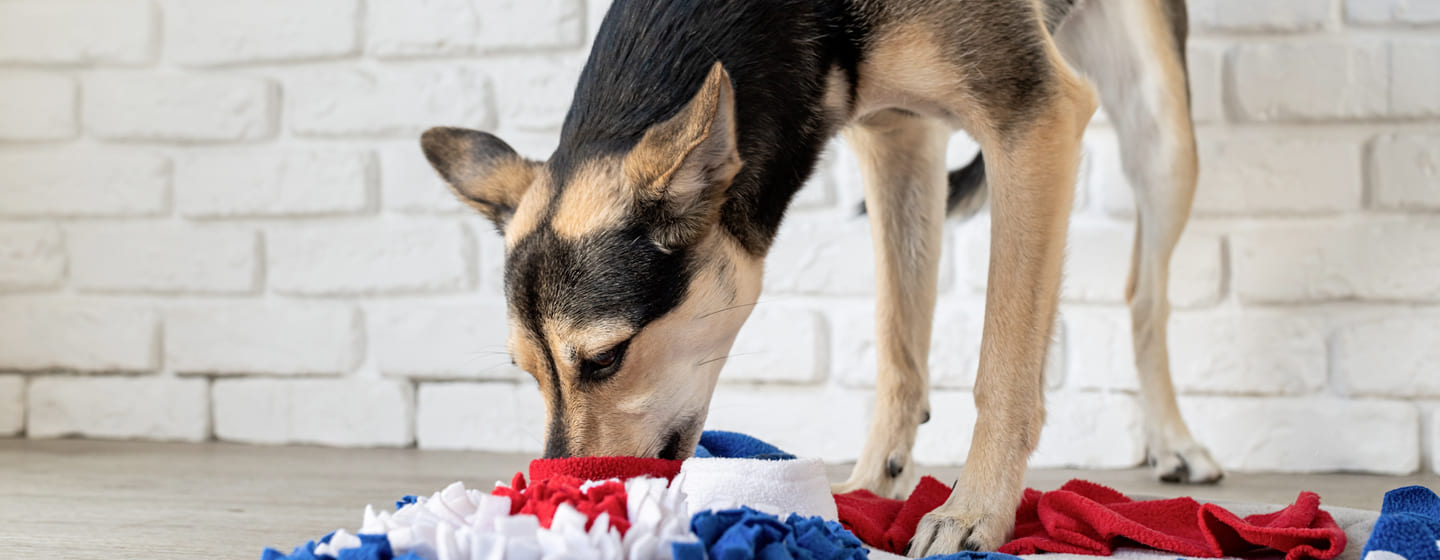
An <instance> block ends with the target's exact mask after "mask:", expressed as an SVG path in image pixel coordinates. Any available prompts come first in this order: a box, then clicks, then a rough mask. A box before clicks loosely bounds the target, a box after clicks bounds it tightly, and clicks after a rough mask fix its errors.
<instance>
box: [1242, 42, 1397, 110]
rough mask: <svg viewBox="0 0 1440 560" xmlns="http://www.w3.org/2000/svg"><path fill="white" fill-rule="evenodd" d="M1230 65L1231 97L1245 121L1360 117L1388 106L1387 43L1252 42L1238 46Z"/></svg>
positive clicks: (1385, 108)
mask: <svg viewBox="0 0 1440 560" xmlns="http://www.w3.org/2000/svg"><path fill="white" fill-rule="evenodd" d="M1230 62H1231V66H1230V78H1231V80H1230V86H1231V99H1232V100H1233V101H1234V102H1235V104H1234V110H1235V113H1236V114H1237V115H1238V116H1240V117H1242V118H1243V119H1245V120H1249V121H1319V120H1337V119H1362V118H1371V117H1379V116H1382V115H1384V114H1385V112H1386V110H1387V108H1388V107H1387V106H1388V103H1387V97H1388V92H1387V91H1386V89H1387V83H1388V81H1389V80H1388V77H1387V68H1388V67H1389V64H1388V63H1387V62H1388V61H1387V57H1386V52H1385V46H1384V45H1383V44H1379V43H1370V42H1340V41H1338V40H1309V41H1297V42H1286V43H1252V44H1245V45H1240V46H1238V47H1236V48H1235V51H1234V54H1233V58H1232V59H1231V61H1230ZM1277 68H1283V69H1285V70H1284V71H1277V70H1276V69H1277Z"/></svg>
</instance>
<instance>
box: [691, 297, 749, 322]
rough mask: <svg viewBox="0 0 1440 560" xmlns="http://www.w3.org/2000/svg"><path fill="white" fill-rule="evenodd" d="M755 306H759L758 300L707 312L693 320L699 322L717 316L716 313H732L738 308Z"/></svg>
mask: <svg viewBox="0 0 1440 560" xmlns="http://www.w3.org/2000/svg"><path fill="white" fill-rule="evenodd" d="M756 305H760V301H759V300H756V301H752V302H750V303H740V304H735V305H731V306H729V307H721V308H720V309H716V310H714V311H711V312H709V313H704V314H701V315H697V316H696V317H695V320H696V321H699V320H701V319H704V318H706V317H709V316H711V315H714V314H717V313H724V312H726V311H734V310H736V309H740V308H742V307H754V306H756Z"/></svg>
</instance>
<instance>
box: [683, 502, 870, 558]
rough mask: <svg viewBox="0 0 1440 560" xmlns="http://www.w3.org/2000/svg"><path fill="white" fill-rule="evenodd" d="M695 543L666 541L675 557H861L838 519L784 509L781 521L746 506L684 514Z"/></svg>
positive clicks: (861, 547) (862, 549) (861, 552)
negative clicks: (784, 513) (798, 513)
mask: <svg viewBox="0 0 1440 560" xmlns="http://www.w3.org/2000/svg"><path fill="white" fill-rule="evenodd" d="M690 529H691V530H692V531H694V532H695V534H696V535H697V536H699V537H700V542H698V543H677V544H675V545H673V546H672V547H671V551H672V552H673V553H674V555H675V560H707V559H711V560H741V559H750V558H759V559H762V560H791V559H812V558H813V559H817V560H821V559H824V560H831V559H833V560H850V559H855V560H864V558H865V557H866V555H867V554H868V552H867V551H866V550H865V546H864V545H863V544H862V543H861V542H860V539H857V538H855V535H853V534H851V533H850V531H847V530H845V528H844V527H841V526H840V524H839V523H837V522H834V521H826V520H824V519H822V518H820V517H800V516H799V515H795V514H793V513H792V514H790V516H789V517H787V518H786V519H785V520H784V521H781V520H780V518H779V517H776V516H774V515H771V514H768V513H763V512H759V511H756V510H753V509H750V508H748V507H740V508H737V509H729V510H724V511H707V512H702V513H699V514H696V515H695V517H692V518H691V519H690Z"/></svg>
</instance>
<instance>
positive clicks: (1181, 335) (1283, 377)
mask: <svg viewBox="0 0 1440 560" xmlns="http://www.w3.org/2000/svg"><path fill="white" fill-rule="evenodd" d="M1064 318H1065V322H1066V324H1067V326H1068V330H1067V333H1069V336H1070V337H1072V338H1071V339H1072V340H1073V343H1072V344H1070V346H1069V351H1070V352H1072V353H1073V354H1074V356H1073V357H1072V358H1071V360H1070V361H1069V363H1070V379H1071V380H1072V381H1071V383H1072V384H1073V385H1074V386H1075V387H1077V388H1081V389H1104V390H1109V389H1120V390H1128V391H1134V390H1138V389H1139V386H1140V385H1139V378H1138V373H1137V372H1136V368H1135V362H1134V359H1135V352H1134V350H1133V348H1134V346H1133V341H1132V338H1131V334H1130V316H1129V313H1128V312H1127V311H1125V310H1119V309H1115V310H1097V309H1079V308H1067V309H1066V311H1065V313H1064ZM1169 333H1170V336H1169V342H1170V368H1171V378H1172V380H1173V381H1174V383H1175V387H1176V390H1177V391H1179V392H1181V393H1221V394H1242V395H1270V394H1308V393H1313V392H1316V391H1319V390H1321V389H1323V388H1324V387H1325V383H1326V362H1325V355H1326V352H1325V333H1326V323H1325V321H1324V320H1322V319H1318V318H1316V317H1314V316H1310V315H1305V314H1297V313H1284V312H1275V311H1247V312H1245V313H1236V312H1233V311H1204V312H1194V313H1176V314H1173V315H1172V316H1171V320H1170V326H1169ZM1217 349H1224V351H1217Z"/></svg>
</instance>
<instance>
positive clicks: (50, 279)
mask: <svg viewBox="0 0 1440 560" xmlns="http://www.w3.org/2000/svg"><path fill="white" fill-rule="evenodd" d="M64 276H65V247H64V244H63V243H62V242H61V241H60V229H59V228H57V227H55V226H53V225H50V224H0V291H9V290H27V289H36V288H50V287H54V286H55V285H56V284H58V283H59V282H60V279H61V278H63V277H64Z"/></svg>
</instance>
